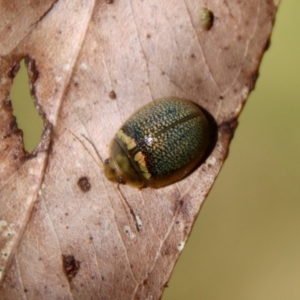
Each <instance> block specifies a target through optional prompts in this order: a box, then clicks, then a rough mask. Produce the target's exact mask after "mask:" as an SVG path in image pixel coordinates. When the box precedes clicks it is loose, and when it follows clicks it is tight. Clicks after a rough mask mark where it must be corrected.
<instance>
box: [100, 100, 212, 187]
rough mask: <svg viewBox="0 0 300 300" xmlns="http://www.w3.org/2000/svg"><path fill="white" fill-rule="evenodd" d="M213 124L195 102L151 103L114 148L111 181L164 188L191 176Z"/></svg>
mask: <svg viewBox="0 0 300 300" xmlns="http://www.w3.org/2000/svg"><path fill="white" fill-rule="evenodd" d="M208 137H209V127H208V122H207V119H206V117H205V115H204V114H203V112H202V110H201V109H200V108H199V107H198V106H197V105H195V104H194V103H193V102H191V101H189V100H185V99H180V98H176V97H170V98H164V99H160V100H156V101H153V102H151V103H150V104H148V105H146V106H144V107H142V108H141V109H140V110H138V111H137V112H136V113H135V114H133V115H132V116H131V117H130V118H129V119H128V120H127V121H126V122H125V123H124V124H123V126H121V128H120V129H119V130H118V132H117V134H116V135H115V137H114V139H113V140H112V142H111V144H110V158H108V159H106V160H105V161H104V173H105V176H106V177H107V179H109V180H110V181H114V182H118V183H128V184H129V185H132V186H135V187H138V188H144V187H154V188H160V187H163V186H166V185H169V184H171V183H174V182H176V181H178V180H181V179H182V178H184V177H185V176H186V175H188V174H189V173H190V172H191V171H192V170H193V169H195V167H196V166H197V165H198V164H199V163H200V161H201V159H202V158H203V155H204V154H205V152H206V149H207V144H208Z"/></svg>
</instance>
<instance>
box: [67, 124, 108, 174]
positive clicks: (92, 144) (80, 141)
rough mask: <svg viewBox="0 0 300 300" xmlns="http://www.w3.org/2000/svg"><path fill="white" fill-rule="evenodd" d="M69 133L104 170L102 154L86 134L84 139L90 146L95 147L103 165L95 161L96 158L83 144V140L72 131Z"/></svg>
mask: <svg viewBox="0 0 300 300" xmlns="http://www.w3.org/2000/svg"><path fill="white" fill-rule="evenodd" d="M69 132H70V133H71V134H72V135H73V136H74V137H75V138H76V139H77V140H78V142H79V143H80V144H81V145H82V147H83V148H84V149H85V150H86V151H87V152H88V153H89V154H90V155H91V157H92V158H93V160H94V161H95V163H96V164H97V165H98V166H99V167H100V168H101V169H103V159H102V158H101V155H100V153H99V152H98V150H97V148H96V146H95V145H94V143H93V142H92V141H91V140H90V139H88V138H87V137H86V136H85V135H84V134H81V135H82V137H83V138H84V139H86V140H87V141H88V142H89V144H90V145H91V146H92V147H93V149H94V151H95V152H96V155H97V156H98V158H99V160H100V161H101V164H99V161H97V159H95V157H94V156H93V155H92V153H91V151H90V150H89V149H88V148H87V146H86V145H85V144H84V143H83V142H82V140H81V139H80V138H79V137H78V136H77V135H76V134H75V133H73V132H72V131H71V130H69Z"/></svg>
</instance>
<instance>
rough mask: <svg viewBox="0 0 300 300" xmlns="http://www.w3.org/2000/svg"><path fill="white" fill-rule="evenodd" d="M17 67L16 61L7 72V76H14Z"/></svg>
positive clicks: (18, 63) (18, 65) (18, 67)
mask: <svg viewBox="0 0 300 300" xmlns="http://www.w3.org/2000/svg"><path fill="white" fill-rule="evenodd" d="M19 69H20V62H19V61H17V62H15V63H14V64H13V66H12V68H11V69H10V71H9V72H8V76H9V77H11V78H14V77H15V76H16V75H17V73H18V71H19Z"/></svg>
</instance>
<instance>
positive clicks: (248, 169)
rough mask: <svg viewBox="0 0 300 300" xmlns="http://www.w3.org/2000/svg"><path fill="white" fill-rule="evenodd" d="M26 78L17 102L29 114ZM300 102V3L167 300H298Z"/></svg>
mask: <svg viewBox="0 0 300 300" xmlns="http://www.w3.org/2000/svg"><path fill="white" fill-rule="evenodd" d="M22 71H23V72H20V73H19V74H18V77H17V78H16V80H15V82H16V85H14V89H13V91H12V93H11V97H12V99H13V100H14V102H15V101H18V100H21V104H24V105H26V102H27V101H24V97H23V95H24V89H25V90H27V93H29V91H28V83H27V78H26V76H27V75H26V72H25V71H24V68H23V70H22ZM299 96H300V1H299V0H283V1H282V3H281V5H280V7H279V11H278V14H277V18H276V23H275V28H274V31H273V35H272V39H271V47H270V49H269V50H268V51H267V52H266V54H265V56H264V58H263V62H262V65H261V68H260V76H259V79H258V81H257V84H256V88H255V91H254V92H252V94H251V96H250V97H249V99H248V102H247V105H246V107H245V109H244V111H243V113H242V115H241V117H240V118H239V126H238V129H237V131H236V134H235V137H234V140H233V142H232V143H231V146H230V155H229V157H228V159H227V161H226V163H225V165H224V167H223V169H222V171H221V173H220V175H219V177H218V179H217V181H216V183H215V185H214V187H213V189H212V191H211V193H210V194H209V197H208V198H207V199H206V201H205V203H204V205H203V207H202V209H201V212H200V215H199V217H198V219H197V221H196V223H195V226H194V228H193V231H192V234H191V236H190V238H189V240H188V243H187V244H186V246H185V249H184V251H183V252H182V254H181V256H180V259H179V261H178V263H177V265H176V267H175V270H174V272H173V275H172V277H171V280H170V282H169V287H168V288H167V289H166V290H165V293H164V296H163V300H183V299H189V300H196V299H197V300H198V299H201V300H203V299H204V300H206V299H209V300H248V299H249V300H269V299H270V300H271V299H272V300H277V299H278V300H279V299H280V300H282V299H288V300H294V299H295V300H296V299H297V300H299V299H300V234H299V229H300V201H299V200H300V199H299V198H300V134H299V129H300V117H299V115H300V101H299ZM30 102H31V103H30ZM28 103H29V104H31V105H33V104H32V101H28ZM19 110H20V111H27V109H24V107H20V108H19ZM36 119H38V116H37V115H36V117H32V116H30V117H29V116H26V115H25V116H24V115H23V120H25V123H26V128H27V129H26V128H25V129H24V130H25V137H24V138H25V143H26V144H27V149H28V150H32V149H34V148H35V146H36V143H37V140H36V141H34V140H33V139H32V137H33V136H34V135H35V136H37V137H39V136H40V135H41V130H42V127H41V126H42V123H41V121H40V127H39V129H38V126H37V125H36V124H37V123H36V122H37V120H36ZM18 123H19V124H20V126H21V127H23V128H24V125H22V123H23V122H22V120H20V119H18ZM26 132H29V133H28V134H27V135H26Z"/></svg>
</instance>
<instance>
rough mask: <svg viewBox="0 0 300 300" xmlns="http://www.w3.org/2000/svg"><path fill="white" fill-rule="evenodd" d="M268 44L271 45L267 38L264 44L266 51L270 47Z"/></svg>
mask: <svg viewBox="0 0 300 300" xmlns="http://www.w3.org/2000/svg"><path fill="white" fill-rule="evenodd" d="M270 46H271V40H270V39H268V40H267V42H266V45H265V51H267V50H268V49H269V48H270Z"/></svg>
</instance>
